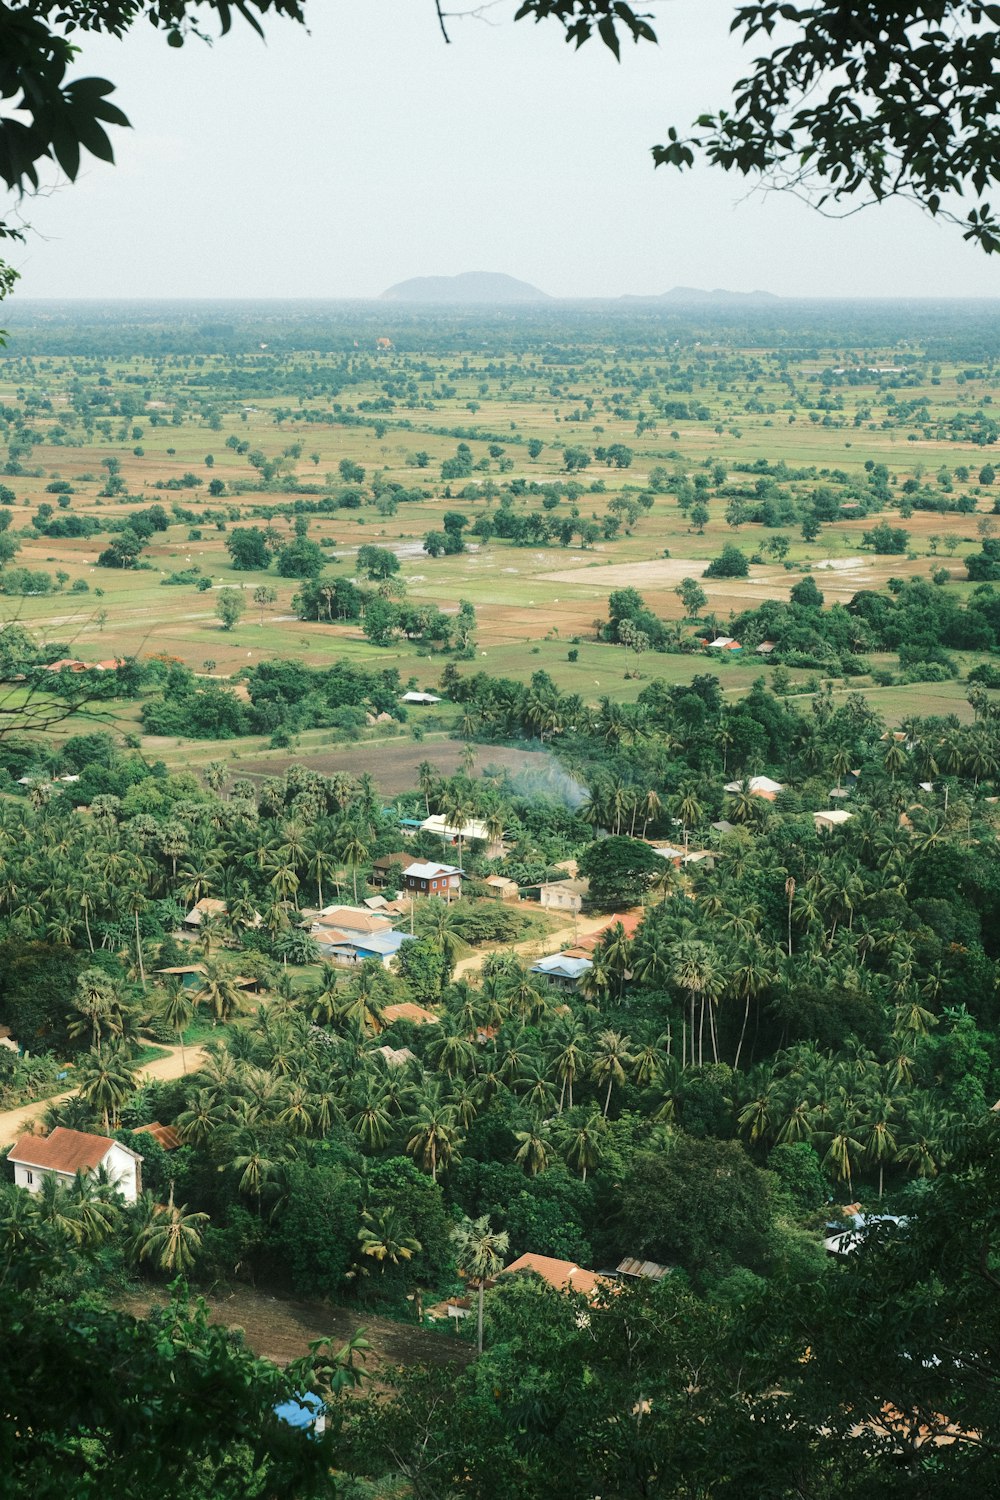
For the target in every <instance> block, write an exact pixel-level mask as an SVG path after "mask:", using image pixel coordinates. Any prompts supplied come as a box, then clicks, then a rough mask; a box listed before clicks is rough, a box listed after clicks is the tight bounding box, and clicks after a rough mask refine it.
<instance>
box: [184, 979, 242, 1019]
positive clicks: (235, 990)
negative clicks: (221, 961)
mask: <svg viewBox="0 0 1000 1500" xmlns="http://www.w3.org/2000/svg"><path fill="white" fill-rule="evenodd" d="M194 998H195V1000H196V1001H197V1002H198V1003H199V1004H207V1005H208V1007H209V1009H210V1010H211V1012H212V1021H213V1025H216V1026H217V1025H218V1024H219V1022H220V1021H221V1022H222V1023H223V1024H225V1023H226V1022H227V1021H230V1020H232V1018H233V1016H234V1015H236V1014H237V1013H238V1012H239V1011H240V1010H242V1009H243V1006H244V1003H245V1002H244V995H243V991H242V990H241V989H240V986H239V985H238V984H237V983H236V981H235V979H234V978H233V976H232V975H231V974H228V973H227V972H226V971H225V970H223V969H220V968H219V967H218V965H217V964H206V965H205V974H204V977H203V979H202V982H201V985H200V986H199V988H198V992H197V994H196V995H195V997H194Z"/></svg>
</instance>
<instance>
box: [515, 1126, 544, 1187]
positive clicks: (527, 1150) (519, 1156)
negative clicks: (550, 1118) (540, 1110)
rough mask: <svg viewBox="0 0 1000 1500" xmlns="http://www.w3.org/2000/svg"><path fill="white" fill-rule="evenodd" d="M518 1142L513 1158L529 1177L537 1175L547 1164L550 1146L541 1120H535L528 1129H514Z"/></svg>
mask: <svg viewBox="0 0 1000 1500" xmlns="http://www.w3.org/2000/svg"><path fill="white" fill-rule="evenodd" d="M514 1139H515V1140H516V1141H517V1143H518V1147H517V1150H516V1151H515V1153H514V1160H515V1161H516V1162H517V1165H518V1166H519V1167H521V1168H522V1169H523V1170H524V1172H525V1173H526V1174H527V1175H528V1176H529V1177H537V1176H538V1173H539V1172H544V1171H545V1169H546V1167H547V1166H548V1164H549V1158H550V1154H551V1146H550V1143H549V1137H548V1133H547V1131H546V1129H545V1126H544V1124H543V1123H542V1121H541V1120H537V1119H536V1120H535V1122H534V1124H533V1125H532V1126H531V1128H530V1129H529V1130H515V1132H514Z"/></svg>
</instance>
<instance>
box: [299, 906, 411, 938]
mask: <svg viewBox="0 0 1000 1500" xmlns="http://www.w3.org/2000/svg"><path fill="white" fill-rule="evenodd" d="M306 925H307V924H306V923H303V926H306ZM392 925H393V918H392V917H391V916H388V915H387V914H386V913H385V912H382V911H369V910H368V908H367V907H361V906H324V907H323V909H322V910H321V911H318V912H315V913H313V916H312V921H311V922H310V923H308V926H309V930H310V932H311V933H312V934H313V936H314V937H315V936H316V933H317V932H318V931H319V929H320V928H322V927H336V928H338V929H339V930H340V931H342V932H352V933H353V932H357V933H362V934H364V935H366V936H367V935H370V934H371V933H373V932H388V931H389V929H390V928H391V927H392Z"/></svg>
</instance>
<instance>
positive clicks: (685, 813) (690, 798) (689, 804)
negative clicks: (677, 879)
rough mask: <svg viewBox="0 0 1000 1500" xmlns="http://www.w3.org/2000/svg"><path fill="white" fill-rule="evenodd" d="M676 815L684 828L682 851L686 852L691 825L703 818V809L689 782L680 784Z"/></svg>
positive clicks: (701, 820)
mask: <svg viewBox="0 0 1000 1500" xmlns="http://www.w3.org/2000/svg"><path fill="white" fill-rule="evenodd" d="M677 816H678V817H679V818H680V820H681V827H682V828H683V830H684V853H685V854H686V853H687V849H688V836H689V834H690V832H691V828H692V825H695V826H696V825H697V824H699V823H701V822H703V821H704V818H705V809H704V807H703V806H702V804H701V803H700V802H699V801H698V794H697V792H696V791H695V789H694V787H693V786H691V784H690V783H689V784H688V785H687V786H682V787H681V789H680V798H679V801H678V803H677Z"/></svg>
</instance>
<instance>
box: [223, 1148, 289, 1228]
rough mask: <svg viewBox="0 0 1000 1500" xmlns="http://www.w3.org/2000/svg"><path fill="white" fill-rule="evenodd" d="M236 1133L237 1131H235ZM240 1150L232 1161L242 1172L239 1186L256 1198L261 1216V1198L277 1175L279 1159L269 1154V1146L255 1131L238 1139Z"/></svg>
mask: <svg viewBox="0 0 1000 1500" xmlns="http://www.w3.org/2000/svg"><path fill="white" fill-rule="evenodd" d="M234 1133H235V1132H234ZM236 1145H237V1146H238V1148H239V1149H238V1151H237V1153H236V1155H234V1156H233V1157H232V1159H231V1161H230V1165H231V1167H232V1169H233V1171H234V1172H238V1173H239V1174H240V1180H239V1182H238V1184H237V1188H238V1190H239V1191H240V1192H241V1193H246V1194H247V1195H248V1196H249V1197H252V1198H254V1199H255V1200H256V1203H257V1216H258V1218H259V1217H260V1205H261V1199H262V1197H263V1195H264V1192H265V1190H266V1189H267V1187H268V1185H269V1184H270V1183H271V1182H272V1181H273V1180H274V1178H275V1176H276V1175H277V1170H278V1163H277V1160H276V1159H275V1158H274V1157H273V1156H271V1155H269V1153H268V1150H267V1147H266V1146H265V1145H264V1143H263V1142H262V1141H261V1139H260V1137H259V1136H257V1135H255V1134H254V1133H253V1132H251V1133H249V1134H247V1135H245V1136H241V1137H239V1138H238V1139H237V1141H236Z"/></svg>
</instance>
